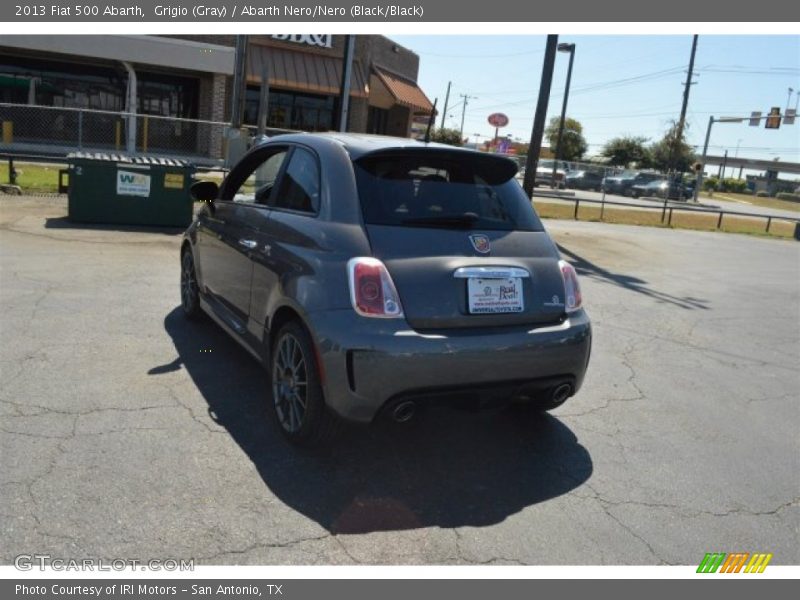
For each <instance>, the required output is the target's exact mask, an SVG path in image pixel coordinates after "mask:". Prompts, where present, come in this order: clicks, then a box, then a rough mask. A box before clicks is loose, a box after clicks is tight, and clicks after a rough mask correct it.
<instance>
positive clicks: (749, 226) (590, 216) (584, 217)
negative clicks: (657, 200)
mask: <svg viewBox="0 0 800 600" xmlns="http://www.w3.org/2000/svg"><path fill="white" fill-rule="evenodd" d="M534 206H535V207H536V212H537V213H539V216H540V217H542V218H545V219H572V218H574V214H575V206H574V205H573V204H571V203H570V204H567V203H560V202H559V203H557V202H542V201H534ZM667 214H668V215H669V212H668V213H667ZM600 217H601V215H600V207H599V206H597V205H594V204H592V205H588V204H582V205H581V206H580V208H579V209H578V220H579V221H601V220H602V221H603V222H604V223H617V224H621V225H642V226H647V227H663V228H672V229H693V230H697V231H717V219H719V215H717V214H713V213H690V212H685V211H679V210H675V211H673V213H672V224H671V225H667V224H666V222H665V223H662V222H661V211H660V210H637V209H625V208H618V207H609V206H607V207H605V209H604V210H603V214H602V219H601V218H600ZM766 226H767V222H766V219H753V218H749V217H739V216H733V215H729V214H726V215H725V216H724V217H723V219H722V226H721V227H720V231H724V232H729V233H747V234H751V235H763V236H768V237H778V238H792V237H794V228H795V224H794V223H792V222H789V221H781V220H780V219H778V218H775V219H773V220H772V224H771V225H770V228H769V233H767V232H766Z"/></svg>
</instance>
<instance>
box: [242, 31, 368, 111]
mask: <svg viewBox="0 0 800 600" xmlns="http://www.w3.org/2000/svg"><path fill="white" fill-rule="evenodd" d="M265 63H266V65H267V68H268V72H269V84H270V86H275V87H279V88H283V89H290V90H296V91H302V92H312V93H317V94H338V93H339V89H340V87H341V85H342V63H343V61H342V59H341V58H337V57H333V56H325V55H322V54H313V53H310V52H298V51H292V50H286V49H284V48H276V47H274V46H259V45H255V44H252V45H250V46H249V47H248V49H247V81H248V82H249V83H261V73H262V72H263V67H264V64H265ZM367 94H368V87H367V79H366V76H365V75H364V70H363V68H362V66H361V63H360V62H359V61H356V60H354V61H353V75H352V77H351V79H350V95H351V96H357V97H359V98H366V97H367Z"/></svg>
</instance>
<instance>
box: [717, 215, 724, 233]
mask: <svg viewBox="0 0 800 600" xmlns="http://www.w3.org/2000/svg"><path fill="white" fill-rule="evenodd" d="M724 214H725V213H724V212H722V211H719V219H717V229H719V228H720V227H722V215H724Z"/></svg>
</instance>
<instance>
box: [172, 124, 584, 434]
mask: <svg viewBox="0 0 800 600" xmlns="http://www.w3.org/2000/svg"><path fill="white" fill-rule="evenodd" d="M516 170H517V165H516V163H515V162H513V161H511V160H508V159H506V158H504V157H501V156H497V155H491V154H482V153H479V152H474V151H470V150H464V149H460V148H454V147H451V146H444V145H438V144H425V143H422V142H417V141H413V140H408V139H397V138H389V137H380V136H367V135H352V134H336V133H329V134H290V135H282V136H277V137H274V138H271V139H269V140H268V141H266V142H264V143H262V144H259V145H257V146H256V147H254V148H253V149H251V150H250V151H249V152H248V153H247V154H246V155H245V156H244V157H243V158H242V160H241V161H240V162H239V163H238V164H237V165H236V166H235V167H234V168H233V169H232V170H231V172H230V173H229V174H228V176H227V177H226V178H225V180H224V181H223V183H222V185H221V186H217V185H216V184H215V183H213V182H208V181H200V182H197V183H195V184H194V186H193V187H192V193H193V196H194V197H195V199H197V200H203V201H204V202H205V204H204V206H203V207H202V208H201V209H200V210H199V211H198V215H197V217H196V219H195V220H194V222H193V223H192V225H191V226H190V227H189V229H188V230H187V231H186V234H185V239H184V242H183V245H182V248H181V266H182V270H181V293H182V306H183V310H184V312H185V313H186V315H187V316H188V317H190V318H193V317H197V316H198V315H200V313H201V312H204V313H207V314H208V315H210V316H211V317H212V318H213V320H214V321H216V322H217V323H218V324H219V325H220V326H222V327H223V328H224V329H225V330H226V331H227V332H228V333H229V334H230V335H231V336H232V337H233V338H235V339H236V340H237V341H238V342H239V343H240V344H241V345H242V346H244V347H245V348H246V349H247V350H248V351H249V352H250V353H251V354H253V355H254V356H255V357H256V358H257V359H258V360H259V361H261V362H262V363H263V364H264V365H265V367H266V368H267V370H268V372H269V376H270V387H271V390H269V392H270V393H265V397H266V398H268V401H269V402H270V404H271V405H272V406H273V407H274V411H275V416H276V417H277V420H278V422H279V423H280V426H281V429H282V431H283V433H284V434H285V435H286V436H287V437H288V438H289V440H291V441H292V442H295V443H300V444H314V443H319V442H321V441H323V440H325V439H327V438H329V437H331V436H332V435H333V433H334V432H335V431H336V430H337V426H338V424H340V423H341V422H343V421H355V422H362V423H367V422H370V421H372V420H373V419H375V418H376V417H377V416H379V415H386V416H388V417H389V418H391V419H394V420H395V421H404V420H408V419H410V418H411V417H412V416H413V414H414V412H415V410H416V409H417V408H419V407H424V406H425V405H427V404H429V403H431V402H440V401H453V402H469V401H473V402H477V403H478V404H479V405H484V404H498V403H503V402H504V401H509V400H514V401H517V402H521V403H525V402H527V403H528V404H529V405H530V406H532V407H533V408H534V409H540V410H548V409H552V408H555V407H557V406H559V405H560V404H562V403H563V402H564V401H565V400H566V399H567V398H569V397H570V396H571V395H573V394H574V393H575V392H576V391H577V390H578V389H579V388H580V386H581V383H582V381H583V377H584V373H585V371H586V367H587V364H588V361H589V354H590V349H591V327H590V324H589V318H588V317H587V315H586V313H585V312H584V310H583V308H582V306H581V292H580V288H579V285H578V280H577V277H576V274H575V271H574V269H573V268H572V266H570V265H569V264H568V263H566V262H565V261H562V260H560V257H559V253H558V250H557V248H556V246H555V244H554V243H553V242H552V240H551V239H550V237H549V236H548V234H547V233H546V232H545V230H544V228H543V227H542V224H541V222H540V221H539V218H538V217H537V215H536V213H535V212H534V210H533V208H532V207H531V203H530V202H529V200H528V198H527V197H526V195H525V193H524V191H523V190H522V188H521V187H520V185H519V184H518V183H517V181H516V180H515V179H514V175H515V174H516ZM265 392H266V390H265Z"/></svg>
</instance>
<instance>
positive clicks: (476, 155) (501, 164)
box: [353, 146, 519, 185]
mask: <svg viewBox="0 0 800 600" xmlns="http://www.w3.org/2000/svg"><path fill="white" fill-rule="evenodd" d="M422 156H429V157H431V158H436V159H438V160H445V161H451V160H452V161H453V162H457V163H459V164H461V165H468V166H469V167H470V168H471V169H472V170H473V171H475V172H477V173H478V174H480V176H481V177H482V178H483V179H485V180H486V182H487V183H488V184H490V185H498V184H501V183H505V182H506V181H508V180H510V179H512V178H513V177H514V176H515V175H516V174H517V171H518V170H519V165H518V164H517V162H516V161H515V160H512V159H510V158H507V157H505V156H501V155H498V154H487V153H483V152H476V151H474V150H462V149H460V148H455V147H453V148H447V147H442V146H423V147H410V148H390V149H382V150H375V151H374V152H368V153H367V154H363V155H361V156H360V157H358V158H357V159H356V160H355V161H353V162H355V163H356V164H358V165H362V166H363V167H365V168H366V169H367V170H369V166H370V164H374V163H376V162H381V161H384V160H397V161H402V160H403V159H404V158H407V159H408V160H409V161H416V160H419V158H420V157H422Z"/></svg>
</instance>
